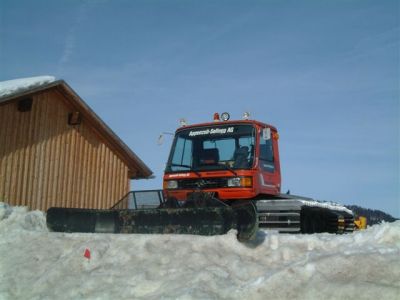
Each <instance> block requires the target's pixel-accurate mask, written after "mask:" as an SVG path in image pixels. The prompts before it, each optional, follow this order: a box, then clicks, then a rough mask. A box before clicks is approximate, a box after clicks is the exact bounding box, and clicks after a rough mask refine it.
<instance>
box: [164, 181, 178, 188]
mask: <svg viewBox="0 0 400 300" xmlns="http://www.w3.org/2000/svg"><path fill="white" fill-rule="evenodd" d="M177 188H178V181H176V180H167V181H164V189H167V190H173V189H177Z"/></svg>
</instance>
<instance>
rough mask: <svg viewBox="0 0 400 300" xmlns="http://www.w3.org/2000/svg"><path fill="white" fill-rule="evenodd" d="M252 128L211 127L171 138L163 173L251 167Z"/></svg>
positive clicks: (192, 130) (253, 133)
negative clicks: (170, 146)
mask: <svg viewBox="0 0 400 300" xmlns="http://www.w3.org/2000/svg"><path fill="white" fill-rule="evenodd" d="M254 143H255V130H254V127H253V126H252V125H214V126H208V127H198V128H191V129H187V130H182V131H180V132H178V133H177V134H176V135H175V139H174V143H173V146H172V149H171V153H170V156H169V159H168V164H167V167H166V170H165V171H166V172H182V171H191V170H193V171H203V170H224V169H225V170H233V169H249V168H251V167H252V165H253V158H254Z"/></svg>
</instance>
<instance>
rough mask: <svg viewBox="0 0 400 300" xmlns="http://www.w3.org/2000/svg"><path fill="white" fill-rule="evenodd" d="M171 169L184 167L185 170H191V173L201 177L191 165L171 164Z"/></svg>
mask: <svg viewBox="0 0 400 300" xmlns="http://www.w3.org/2000/svg"><path fill="white" fill-rule="evenodd" d="M170 166H171V167H184V168H188V169H190V171H191V172H193V173H194V174H196V175H197V176H199V177H201V175H200V173H199V172H197V171H195V170H193V169H192V167H191V166H189V165H180V164H170Z"/></svg>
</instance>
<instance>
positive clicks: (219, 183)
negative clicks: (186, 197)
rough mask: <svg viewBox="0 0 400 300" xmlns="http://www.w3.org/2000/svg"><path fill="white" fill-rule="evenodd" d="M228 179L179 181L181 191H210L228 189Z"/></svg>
mask: <svg viewBox="0 0 400 300" xmlns="http://www.w3.org/2000/svg"><path fill="white" fill-rule="evenodd" d="M227 185H228V179H227V178H199V179H183V180H179V181H178V186H179V188H180V189H198V188H200V189H210V188H221V187H227Z"/></svg>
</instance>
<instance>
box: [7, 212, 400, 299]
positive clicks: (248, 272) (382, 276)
mask: <svg viewBox="0 0 400 300" xmlns="http://www.w3.org/2000/svg"><path fill="white" fill-rule="evenodd" d="M44 224H45V216H44V215H43V214H42V213H40V212H28V211H27V210H26V209H24V208H20V207H13V208H11V207H8V206H6V205H2V206H0V251H1V253H2V255H1V256H0V298H2V299H3V298H4V299H160V298H162V299H272V298H274V299H287V298H291V299H293V298H294V299H339V298H342V299H377V298H379V299H398V295H399V294H400V259H399V257H400V221H398V222H396V223H391V224H389V223H386V224H381V225H376V226H373V227H371V228H368V229H367V230H365V231H361V232H356V233H353V234H348V235H330V234H314V235H283V234H278V233H276V232H267V231H259V233H258V237H257V240H256V241H254V242H253V243H250V244H242V243H239V242H238V241H237V240H236V236H235V232H234V231H231V232H229V233H228V234H226V235H223V236H213V237H201V236H190V235H122V234H121V235H112V234H77V233H76V234H64V233H54V232H48V231H47V229H46V228H45V226H44ZM86 248H87V249H89V250H90V252H91V258H90V260H89V259H87V258H85V257H84V252H85V249H86Z"/></svg>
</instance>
